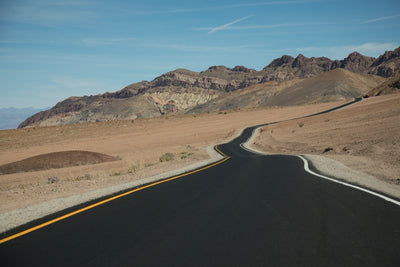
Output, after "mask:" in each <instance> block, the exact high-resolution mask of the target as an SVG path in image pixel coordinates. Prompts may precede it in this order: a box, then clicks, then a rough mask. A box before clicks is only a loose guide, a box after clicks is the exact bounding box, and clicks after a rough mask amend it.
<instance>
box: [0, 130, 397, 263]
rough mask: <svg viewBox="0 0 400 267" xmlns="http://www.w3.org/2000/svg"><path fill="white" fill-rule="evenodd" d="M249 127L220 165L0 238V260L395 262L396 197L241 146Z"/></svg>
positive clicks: (229, 146)
mask: <svg viewBox="0 0 400 267" xmlns="http://www.w3.org/2000/svg"><path fill="white" fill-rule="evenodd" d="M251 131H252V129H248V130H246V131H245V132H244V134H243V136H241V137H239V138H238V139H236V140H234V141H232V142H231V143H229V144H225V145H220V146H219V147H218V148H219V149H220V150H221V151H222V152H224V153H225V154H227V155H228V156H231V158H230V159H228V160H227V161H225V162H223V163H221V164H219V165H216V166H214V167H212V168H208V169H206V170H203V171H200V172H197V173H194V174H190V175H188V176H184V177H181V178H178V179H176V180H172V181H168V182H165V183H161V184H158V185H155V186H152V187H149V188H146V189H143V190H140V191H137V192H134V193H132V194H129V195H127V196H124V197H121V198H118V199H116V200H113V201H110V202H108V203H105V204H103V205H100V206H98V207H95V208H92V209H90V210H87V211H85V212H82V213H79V214H77V215H74V216H71V217H69V218H67V219H64V220H62V221H59V222H56V223H54V224H51V225H49V226H46V227H43V228H41V229H38V230H36V231H33V232H31V233H29V234H26V235H23V236H20V237H18V238H15V239H13V240H10V241H8V242H5V243H3V244H0V265H1V266H217V265H218V266H400V207H399V206H397V205H395V204H393V203H390V202H387V201H385V200H382V199H380V198H377V197H375V196H373V195H369V194H366V193H364V192H362V191H359V190H355V189H353V188H349V187H345V186H343V185H340V184H336V183H333V182H330V181H326V180H324V179H321V178H318V177H315V176H313V175H311V174H309V173H307V172H305V171H304V169H303V162H302V160H301V159H300V158H297V157H293V156H261V155H256V154H252V153H250V152H247V151H245V150H243V149H241V148H240V147H239V144H240V143H241V142H243V141H244V140H246V139H247V137H248V136H249V135H250V134H251ZM66 212H69V211H66ZM66 212H64V213H66ZM60 215H62V213H58V214H56V215H53V217H57V216H60ZM49 219H51V218H50V217H48V218H46V219H44V220H42V221H38V222H34V223H32V224H31V225H27V226H24V228H25V229H26V228H27V227H31V226H34V225H35V224H36V225H37V224H39V223H41V222H43V221H45V220H49ZM21 230H24V229H22V228H21V229H17V230H15V231H14V232H17V231H21ZM1 238H3V237H1ZM1 238H0V239H1Z"/></svg>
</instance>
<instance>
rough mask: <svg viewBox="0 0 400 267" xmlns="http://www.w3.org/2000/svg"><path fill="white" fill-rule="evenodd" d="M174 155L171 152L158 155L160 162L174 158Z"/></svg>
mask: <svg viewBox="0 0 400 267" xmlns="http://www.w3.org/2000/svg"><path fill="white" fill-rule="evenodd" d="M174 159H175V155H174V154H173V153H170V152H167V153H165V154H164V155H162V156H161V157H160V162H164V161H170V160H174Z"/></svg>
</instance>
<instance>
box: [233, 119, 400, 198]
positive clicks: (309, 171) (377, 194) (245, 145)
mask: <svg viewBox="0 0 400 267" xmlns="http://www.w3.org/2000/svg"><path fill="white" fill-rule="evenodd" d="M260 127H262V126H260ZM260 127H257V128H255V129H254V130H253V132H252V133H251V134H252V135H251V136H250V137H249V139H247V141H246V142H243V143H241V144H240V147H242V148H243V149H245V150H247V151H249V152H251V153H254V154H258V155H264V156H265V155H269V154H267V153H263V152H260V151H257V150H253V149H252V148H251V147H250V146H249V145H248V144H247V142H248V141H249V140H250V139H251V137H253V134H254V132H255V131H256V130H257V129H259V128H260ZM285 156H295V157H299V158H300V159H302V160H303V162H304V170H305V171H306V172H308V173H310V174H312V175H314V176H317V177H320V178H323V179H326V180H329V181H331V182H334V183H338V184H341V185H344V186H348V187H351V188H354V189H357V190H361V191H363V192H365V193H368V194H371V195H374V196H376V197H379V198H381V199H384V200H386V201H389V202H392V203H393V204H396V205H398V206H400V201H397V200H395V199H392V198H390V197H387V196H385V195H382V194H379V193H377V192H374V191H371V190H368V189H366V188H363V187H360V186H356V185H353V184H350V183H346V182H343V181H340V180H337V179H334V178H331V177H327V176H324V175H322V174H318V173H316V172H314V171H312V170H310V168H309V163H308V160H307V159H306V158H304V157H303V156H300V155H291V154H285Z"/></svg>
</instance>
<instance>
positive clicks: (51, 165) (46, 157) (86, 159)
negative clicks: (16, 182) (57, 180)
mask: <svg viewBox="0 0 400 267" xmlns="http://www.w3.org/2000/svg"><path fill="white" fill-rule="evenodd" d="M114 160H117V159H116V158H115V157H112V156H109V155H106V154H101V153H96V152H89V151H77V150H75V151H62V152H54V153H48V154H42V155H38V156H34V157H31V158H27V159H24V160H21V161H16V162H12V163H8V164H4V165H2V166H0V175H1V174H10V173H18V172H29V171H41V170H48V169H57V168H65V167H72V166H81V165H89V164H97V163H102V162H109V161H114Z"/></svg>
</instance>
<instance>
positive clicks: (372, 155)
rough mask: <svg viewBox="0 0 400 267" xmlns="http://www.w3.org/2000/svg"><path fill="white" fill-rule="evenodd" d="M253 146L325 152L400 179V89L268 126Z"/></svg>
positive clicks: (382, 177) (354, 166) (392, 179)
mask: <svg viewBox="0 0 400 267" xmlns="http://www.w3.org/2000/svg"><path fill="white" fill-rule="evenodd" d="M252 147H254V148H256V149H258V150H260V151H264V152H267V153H278V154H286V153H288V154H315V155H322V156H324V157H329V158H332V159H334V160H337V161H339V162H341V163H343V164H344V165H346V166H348V167H350V168H352V169H355V170H358V171H361V172H364V173H367V174H369V175H372V176H374V177H376V178H378V179H380V180H381V181H384V182H387V183H390V184H400V94H394V95H386V96H379V97H371V98H368V99H365V100H363V101H362V102H359V103H357V104H354V105H352V106H349V107H347V108H344V109H341V110H337V111H335V112H332V113H327V114H323V115H319V116H316V117H310V118H305V119H297V120H291V121H287V122H282V123H278V124H275V125H269V126H266V127H263V128H262V129H260V130H259V135H258V136H257V137H256V138H255V139H254V143H253V144H252Z"/></svg>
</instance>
